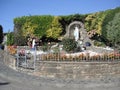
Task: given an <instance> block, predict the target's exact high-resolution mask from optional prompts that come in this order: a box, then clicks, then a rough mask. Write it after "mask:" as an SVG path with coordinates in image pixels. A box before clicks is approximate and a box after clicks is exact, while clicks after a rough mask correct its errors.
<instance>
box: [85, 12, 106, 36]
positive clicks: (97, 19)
mask: <svg viewBox="0 0 120 90" xmlns="http://www.w3.org/2000/svg"><path fill="white" fill-rule="evenodd" d="M104 18H105V14H104V12H97V13H93V14H90V15H88V16H87V17H86V18H85V28H86V29H87V31H91V30H96V32H97V33H98V34H100V35H101V31H102V22H103V20H104Z"/></svg>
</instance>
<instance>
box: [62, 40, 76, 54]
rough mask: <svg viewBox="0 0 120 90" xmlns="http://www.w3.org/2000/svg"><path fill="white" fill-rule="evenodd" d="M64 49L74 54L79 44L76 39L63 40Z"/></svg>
mask: <svg viewBox="0 0 120 90" xmlns="http://www.w3.org/2000/svg"><path fill="white" fill-rule="evenodd" d="M62 44H63V49H64V50H65V51H67V52H73V51H74V50H75V48H77V42H76V41H75V40H74V39H69V38H67V39H63V41H62Z"/></svg>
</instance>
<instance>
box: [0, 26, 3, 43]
mask: <svg viewBox="0 0 120 90" xmlns="http://www.w3.org/2000/svg"><path fill="white" fill-rule="evenodd" d="M2 42H3V28H2V26H1V25H0V44H1V43H2Z"/></svg>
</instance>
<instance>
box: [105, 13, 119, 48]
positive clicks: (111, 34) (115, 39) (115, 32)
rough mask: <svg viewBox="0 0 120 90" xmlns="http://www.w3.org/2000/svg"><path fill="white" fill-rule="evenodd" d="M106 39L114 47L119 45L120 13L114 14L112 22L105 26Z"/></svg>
mask: <svg viewBox="0 0 120 90" xmlns="http://www.w3.org/2000/svg"><path fill="white" fill-rule="evenodd" d="M106 29H107V30H106V31H107V39H108V40H109V41H111V43H112V44H113V45H114V46H115V45H119V44H120V13H117V14H115V16H114V18H113V20H112V21H110V22H109V23H108V25H107V28H106Z"/></svg>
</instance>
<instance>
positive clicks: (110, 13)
mask: <svg viewBox="0 0 120 90" xmlns="http://www.w3.org/2000/svg"><path fill="white" fill-rule="evenodd" d="M119 12H120V7H118V8H115V9H110V10H106V11H105V12H104V13H105V14H106V15H105V19H104V21H103V23H102V35H103V36H104V37H105V38H107V25H108V24H109V22H110V21H112V20H113V18H114V16H115V14H116V13H119Z"/></svg>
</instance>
